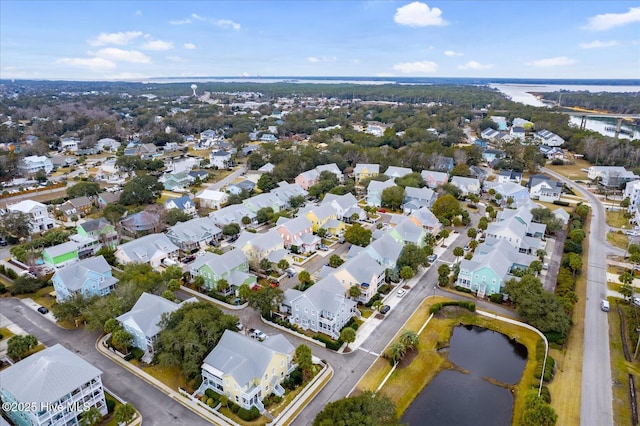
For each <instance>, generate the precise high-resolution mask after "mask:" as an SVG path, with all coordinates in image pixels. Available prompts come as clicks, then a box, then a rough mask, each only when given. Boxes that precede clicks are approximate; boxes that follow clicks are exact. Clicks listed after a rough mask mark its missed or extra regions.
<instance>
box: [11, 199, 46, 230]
mask: <svg viewBox="0 0 640 426" xmlns="http://www.w3.org/2000/svg"><path fill="white" fill-rule="evenodd" d="M7 210H9V211H13V212H22V213H24V214H27V215H28V216H29V228H30V230H31V233H34V232H41V231H46V230H48V229H52V228H54V227H55V226H56V222H55V220H53V219H52V218H51V217H49V212H48V211H47V206H45V205H44V204H42V203H38V202H37V201H32V200H22V201H20V202H19V203H16V204H11V205H9V206H7Z"/></svg>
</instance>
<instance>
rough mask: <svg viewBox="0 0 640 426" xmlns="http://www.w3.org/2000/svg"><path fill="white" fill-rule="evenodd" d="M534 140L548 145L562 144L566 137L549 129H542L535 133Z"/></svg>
mask: <svg viewBox="0 0 640 426" xmlns="http://www.w3.org/2000/svg"><path fill="white" fill-rule="evenodd" d="M533 138H534V140H536V141H538V142H540V143H541V144H543V145H547V146H562V145H564V139H562V138H561V137H560V136H558V135H556V134H555V133H553V132H551V131H549V130H540V131H539V132H537V133H536V134H535V135H534V137H533Z"/></svg>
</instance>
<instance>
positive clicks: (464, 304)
mask: <svg viewBox="0 0 640 426" xmlns="http://www.w3.org/2000/svg"><path fill="white" fill-rule="evenodd" d="M445 306H459V307H461V308H465V309H467V310H469V311H471V312H475V311H476V304H475V303H473V302H466V301H464V300H461V301H457V302H454V301H450V302H441V303H436V304H434V305H431V307H430V308H429V313H431V314H437V313H438V312H440V309H442V308H444V307H445Z"/></svg>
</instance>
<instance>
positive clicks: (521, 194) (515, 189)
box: [493, 182, 529, 207]
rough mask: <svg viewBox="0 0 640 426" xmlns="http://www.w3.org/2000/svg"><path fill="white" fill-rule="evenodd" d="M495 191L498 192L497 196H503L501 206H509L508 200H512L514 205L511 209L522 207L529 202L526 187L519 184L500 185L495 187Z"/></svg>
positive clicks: (507, 183)
mask: <svg viewBox="0 0 640 426" xmlns="http://www.w3.org/2000/svg"><path fill="white" fill-rule="evenodd" d="M493 189H494V190H495V191H496V194H500V195H501V196H502V199H501V200H500V202H501V204H504V205H508V200H509V199H512V200H513V203H512V204H511V207H520V206H522V205H524V204H526V203H527V202H528V201H529V191H528V190H527V188H526V187H524V186H521V185H520V184H518V183H513V182H505V183H500V184H498V185H496V186H494V187H493Z"/></svg>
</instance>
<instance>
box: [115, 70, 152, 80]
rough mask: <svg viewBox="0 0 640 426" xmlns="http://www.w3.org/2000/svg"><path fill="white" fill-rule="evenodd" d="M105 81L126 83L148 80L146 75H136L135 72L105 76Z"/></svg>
mask: <svg viewBox="0 0 640 426" xmlns="http://www.w3.org/2000/svg"><path fill="white" fill-rule="evenodd" d="M105 78H106V79H107V80H126V81H131V80H136V81H137V80H146V79H148V78H149V76H148V75H145V74H138V73H135V72H121V73H119V74H111V75H107V76H106V77H105Z"/></svg>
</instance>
